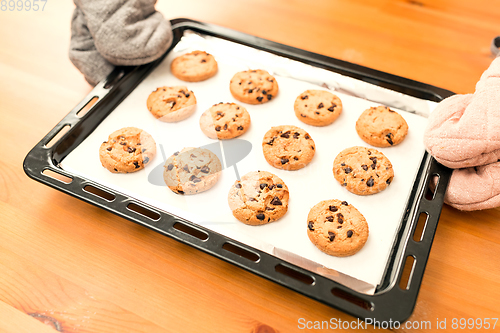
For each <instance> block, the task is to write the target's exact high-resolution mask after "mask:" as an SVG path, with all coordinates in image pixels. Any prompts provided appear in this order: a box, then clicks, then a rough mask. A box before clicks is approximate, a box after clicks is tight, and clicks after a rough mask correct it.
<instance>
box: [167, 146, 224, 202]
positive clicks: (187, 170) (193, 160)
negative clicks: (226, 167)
mask: <svg viewBox="0 0 500 333" xmlns="http://www.w3.org/2000/svg"><path fill="white" fill-rule="evenodd" d="M221 170H222V166H221V163H220V160H219V158H218V157H217V155H215V154H214V153H212V152H211V151H210V150H208V149H202V148H184V149H182V150H181V151H180V152H176V153H175V154H173V155H172V156H170V157H169V158H168V159H167V161H166V162H165V166H164V171H163V180H164V181H165V184H167V186H168V187H169V188H170V189H171V190H172V191H174V192H175V193H178V194H196V193H200V192H204V191H206V190H208V189H210V188H211V187H212V186H214V185H215V183H217V181H218V180H219V177H220V172H221Z"/></svg>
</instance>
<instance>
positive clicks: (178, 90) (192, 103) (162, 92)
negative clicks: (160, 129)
mask: <svg viewBox="0 0 500 333" xmlns="http://www.w3.org/2000/svg"><path fill="white" fill-rule="evenodd" d="M146 105H147V107H148V110H149V111H150V112H151V113H152V114H153V116H154V117H155V118H157V119H159V120H161V121H164V122H167V123H173V122H177V121H181V120H184V119H186V118H188V117H189V116H190V115H192V114H193V113H194V111H195V110H196V97H195V96H194V94H193V92H192V91H189V90H188V88H186V87H185V86H175V87H160V88H157V89H156V90H155V91H153V92H152V93H151V94H150V95H149V97H148V100H147V102H146Z"/></svg>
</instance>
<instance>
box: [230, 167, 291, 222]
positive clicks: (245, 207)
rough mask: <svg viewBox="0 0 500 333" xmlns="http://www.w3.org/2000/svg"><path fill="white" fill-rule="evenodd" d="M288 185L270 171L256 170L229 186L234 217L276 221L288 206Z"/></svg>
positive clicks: (257, 220) (244, 220) (258, 220)
mask: <svg viewBox="0 0 500 333" xmlns="http://www.w3.org/2000/svg"><path fill="white" fill-rule="evenodd" d="M288 197H289V193H288V187H287V186H286V184H285V183H284V182H283V180H281V179H280V178H279V177H278V176H276V175H274V174H272V173H270V172H267V171H252V172H249V173H247V174H246V175H244V176H243V177H241V181H240V180H238V181H236V182H235V183H234V185H233V186H231V189H230V190H229V196H228V203H229V208H231V211H232V212H233V215H234V217H236V218H237V219H238V220H239V221H241V222H243V223H245V224H250V225H261V224H266V223H269V222H273V221H276V220H278V219H280V218H281V217H283V215H285V213H286V212H287V210H288Z"/></svg>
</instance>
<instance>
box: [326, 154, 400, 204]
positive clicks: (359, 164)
mask: <svg viewBox="0 0 500 333" xmlns="http://www.w3.org/2000/svg"><path fill="white" fill-rule="evenodd" d="M333 176H334V177H335V179H337V180H338V181H339V183H340V184H341V185H342V186H345V188H346V189H347V190H348V191H349V192H352V193H354V194H358V195H369V194H375V193H378V192H380V191H382V190H384V189H385V188H386V187H387V186H389V184H390V183H391V182H392V180H393V179H394V170H393V169H392V164H391V162H390V161H389V159H388V158H387V157H386V156H385V155H384V154H382V153H381V152H379V151H378V150H377V149H374V148H365V147H358V146H356V147H351V148H347V149H345V150H343V151H341V152H340V153H339V154H338V155H337V157H335V160H334V162H333Z"/></svg>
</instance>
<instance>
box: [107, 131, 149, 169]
mask: <svg viewBox="0 0 500 333" xmlns="http://www.w3.org/2000/svg"><path fill="white" fill-rule="evenodd" d="M155 155H156V143H155V140H154V139H153V137H152V136H151V135H149V134H148V133H147V132H146V131H143V130H142V129H139V128H136V127H125V128H122V129H119V130H117V131H115V132H113V133H111V134H110V135H109V137H108V141H104V142H103V143H102V144H101V147H100V148H99V159H100V160H101V164H102V166H103V167H105V168H106V169H108V170H109V171H111V172H113V173H129V172H135V171H139V170H141V169H143V168H144V167H145V166H146V165H147V164H149V163H150V162H151V160H153V158H154V157H155Z"/></svg>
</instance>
